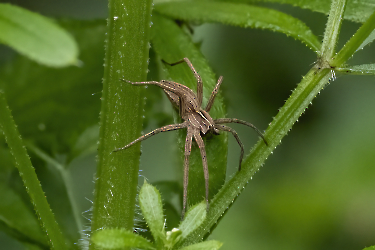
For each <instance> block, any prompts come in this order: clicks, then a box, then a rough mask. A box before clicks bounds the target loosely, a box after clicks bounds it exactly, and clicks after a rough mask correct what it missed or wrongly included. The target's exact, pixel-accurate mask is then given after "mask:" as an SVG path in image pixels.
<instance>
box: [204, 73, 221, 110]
mask: <svg viewBox="0 0 375 250" xmlns="http://www.w3.org/2000/svg"><path fill="white" fill-rule="evenodd" d="M222 82H223V77H222V76H220V77H219V79H218V80H217V84H216V86H215V88H214V90H212V93H211V95H210V99H208V102H207V105H206V108H205V109H204V110H206V111H207V112H210V110H211V108H212V105H213V104H214V101H215V97H216V95H217V93H218V92H219V88H220V85H221V83H222Z"/></svg>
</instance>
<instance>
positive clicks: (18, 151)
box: [0, 91, 67, 249]
mask: <svg viewBox="0 0 375 250" xmlns="http://www.w3.org/2000/svg"><path fill="white" fill-rule="evenodd" d="M0 113H1V116H0V129H1V130H2V132H3V133H4V135H5V139H6V141H7V143H8V146H9V149H10V152H11V153H12V155H13V157H14V159H15V163H16V167H17V168H18V171H19V173H20V176H21V177H22V180H23V183H24V185H25V187H26V190H27V192H28V194H29V196H30V198H31V201H32V203H33V205H34V209H35V211H36V213H37V214H38V217H39V219H40V221H41V224H42V226H43V229H44V230H45V232H46V234H47V236H48V238H49V244H50V246H51V247H52V248H54V249H67V247H66V244H65V239H64V237H63V235H62V233H61V231H60V228H59V226H58V224H57V222H56V220H55V216H54V214H53V213H52V211H51V208H50V206H49V204H48V202H47V199H46V196H45V194H44V192H43V190H42V187H41V185H40V182H39V180H38V177H37V175H36V173H35V169H34V168H33V166H32V164H31V161H30V158H29V156H28V154H27V151H26V149H25V146H24V145H23V141H22V139H21V135H20V133H19V131H18V130H17V126H16V124H15V122H14V120H13V117H12V114H11V111H10V109H9V107H8V105H7V102H6V100H5V96H4V93H3V92H1V91H0Z"/></svg>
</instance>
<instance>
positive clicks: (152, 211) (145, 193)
mask: <svg viewBox="0 0 375 250" xmlns="http://www.w3.org/2000/svg"><path fill="white" fill-rule="evenodd" d="M139 205H140V206H141V210H142V214H143V216H144V217H145V219H146V222H147V224H148V226H149V228H150V230H151V233H152V235H153V236H154V239H155V241H156V243H157V244H158V245H159V244H161V243H162V242H164V241H165V233H164V215H163V205H162V201H161V196H160V193H159V191H158V190H157V189H156V188H155V187H154V186H152V185H150V184H148V183H147V182H146V180H145V182H144V183H143V186H142V188H141V190H140V191H139Z"/></svg>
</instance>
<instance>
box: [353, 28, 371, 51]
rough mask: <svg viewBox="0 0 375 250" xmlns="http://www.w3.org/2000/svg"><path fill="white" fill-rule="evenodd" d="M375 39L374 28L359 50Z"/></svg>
mask: <svg viewBox="0 0 375 250" xmlns="http://www.w3.org/2000/svg"><path fill="white" fill-rule="evenodd" d="M374 39H375V30H373V31H372V32H371V34H370V35H369V36H368V37H367V38H366V39H365V40H364V41H363V43H362V44H361V45H359V47H358V49H357V51H358V50H361V49H363V47H365V46H366V45H368V44H370V43H372V42H373V41H374Z"/></svg>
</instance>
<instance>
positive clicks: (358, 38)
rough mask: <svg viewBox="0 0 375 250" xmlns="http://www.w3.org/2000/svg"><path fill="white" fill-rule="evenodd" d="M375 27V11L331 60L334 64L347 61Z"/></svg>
mask: <svg viewBox="0 0 375 250" xmlns="http://www.w3.org/2000/svg"><path fill="white" fill-rule="evenodd" d="M374 29H375V11H374V13H372V15H371V16H370V17H369V18H368V19H367V21H366V22H365V23H364V24H363V25H362V26H361V27H360V28H359V29H358V30H357V32H356V33H355V34H354V36H352V37H351V38H350V40H349V41H348V42H347V43H346V44H345V46H344V47H343V48H342V49H341V50H340V52H339V53H337V55H336V56H335V57H334V59H333V60H332V62H331V65H332V66H340V65H342V64H343V63H345V62H346V61H347V60H348V59H349V58H350V57H352V56H353V54H354V53H355V52H356V51H357V49H358V48H359V47H360V46H361V44H362V43H363V41H364V40H365V39H366V38H367V37H368V36H369V35H370V34H371V32H373V30H374Z"/></svg>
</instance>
